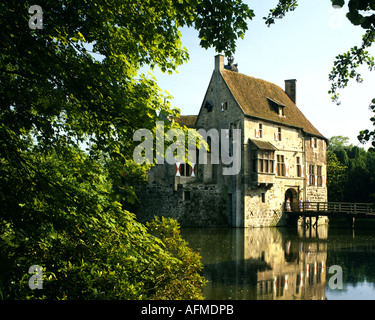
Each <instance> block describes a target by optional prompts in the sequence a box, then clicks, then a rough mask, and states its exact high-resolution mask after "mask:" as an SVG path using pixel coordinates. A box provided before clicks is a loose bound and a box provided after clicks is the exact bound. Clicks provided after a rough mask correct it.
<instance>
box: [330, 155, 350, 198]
mask: <svg viewBox="0 0 375 320" xmlns="http://www.w3.org/2000/svg"><path fill="white" fill-rule="evenodd" d="M346 170H347V167H346V166H345V165H343V164H342V163H341V162H340V161H339V160H338V159H337V156H336V154H335V153H334V152H332V151H328V152H327V188H328V199H329V201H333V202H335V201H344V190H345V184H346V181H347V177H346V175H345V173H346Z"/></svg>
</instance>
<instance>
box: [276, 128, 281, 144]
mask: <svg viewBox="0 0 375 320" xmlns="http://www.w3.org/2000/svg"><path fill="white" fill-rule="evenodd" d="M275 141H281V128H280V127H279V128H277V132H275Z"/></svg>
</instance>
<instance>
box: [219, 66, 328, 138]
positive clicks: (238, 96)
mask: <svg viewBox="0 0 375 320" xmlns="http://www.w3.org/2000/svg"><path fill="white" fill-rule="evenodd" d="M221 75H222V77H223V79H224V81H225V83H226V84H227V86H228V88H229V90H230V91H231V93H232V95H233V97H234V99H235V100H236V101H237V103H238V105H239V106H240V108H241V109H242V111H243V112H244V114H245V115H247V116H250V117H256V118H261V119H264V120H270V121H273V122H277V123H281V124H285V125H289V126H293V127H298V128H302V129H303V130H304V131H305V132H307V133H309V134H311V135H314V136H319V137H321V138H324V139H326V138H325V137H324V136H323V135H322V134H321V133H320V132H319V131H318V130H317V129H316V128H315V127H314V126H313V125H312V124H311V123H310V121H309V120H307V118H306V117H305V116H304V115H303V113H302V112H301V111H300V110H299V109H298V108H297V106H296V105H295V104H294V103H293V101H292V100H290V98H289V97H288V95H287V94H286V93H285V92H284V90H283V89H281V88H280V87H279V86H277V85H275V84H273V83H271V82H268V81H264V80H261V79H256V78H253V77H250V76H247V75H244V74H241V73H238V72H233V71H229V70H222V71H221ZM273 102H275V103H277V104H279V105H280V106H282V107H283V108H284V115H285V117H282V116H279V114H278V113H277V112H275V108H274V106H273V105H272V103H273ZM284 106H285V107H284Z"/></svg>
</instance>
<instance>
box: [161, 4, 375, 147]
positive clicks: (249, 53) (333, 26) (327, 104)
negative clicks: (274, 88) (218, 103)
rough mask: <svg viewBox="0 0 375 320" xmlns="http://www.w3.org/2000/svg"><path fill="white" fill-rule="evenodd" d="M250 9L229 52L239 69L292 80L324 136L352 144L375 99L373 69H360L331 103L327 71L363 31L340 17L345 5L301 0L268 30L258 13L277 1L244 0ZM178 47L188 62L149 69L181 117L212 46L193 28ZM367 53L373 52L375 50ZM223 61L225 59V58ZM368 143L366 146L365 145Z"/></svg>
mask: <svg viewBox="0 0 375 320" xmlns="http://www.w3.org/2000/svg"><path fill="white" fill-rule="evenodd" d="M245 2H246V3H247V4H248V5H249V7H250V8H251V9H253V10H254V12H255V15H256V16H255V18H254V19H253V20H252V21H250V22H249V25H248V27H249V29H248V31H247V33H246V35H245V38H244V39H243V40H239V41H238V42H237V50H236V53H235V54H234V58H235V63H238V67H239V72H241V73H244V74H246V75H249V76H253V77H256V78H260V79H264V80H267V81H270V82H273V83H275V84H277V85H279V86H280V87H281V88H284V80H285V79H297V106H298V108H299V109H300V110H301V111H302V112H303V113H304V114H305V116H306V117H307V118H308V119H309V120H310V122H312V124H313V125H314V126H315V127H316V128H317V129H318V130H319V131H320V132H321V133H322V134H323V135H325V136H326V137H327V138H330V137H331V136H334V135H343V136H347V137H349V138H350V142H351V143H353V144H354V145H357V144H358V140H357V139H356V137H357V135H358V133H359V131H360V130H362V129H370V128H372V127H373V126H372V124H371V121H370V120H369V119H370V117H371V116H372V115H373V114H372V113H371V111H370V110H369V109H368V106H369V104H370V101H371V100H372V99H373V98H375V72H369V71H368V70H367V69H366V68H363V72H362V76H363V78H364V82H363V83H362V84H357V83H356V82H355V80H354V79H353V80H352V83H351V84H349V86H348V87H347V88H345V89H343V90H341V91H340V97H341V102H342V103H341V105H340V106H337V105H336V104H335V103H333V102H331V100H330V95H329V94H328V90H329V89H330V82H329V81H328V74H329V72H330V71H331V69H332V67H333V61H334V58H335V56H336V55H338V54H340V53H344V52H346V51H348V50H349V49H350V48H351V47H352V46H354V45H360V44H361V36H362V34H363V33H364V30H363V29H362V28H360V27H355V26H353V25H352V24H351V23H350V22H349V21H348V20H347V19H346V17H345V14H346V12H347V8H345V7H344V8H342V9H334V8H332V6H331V1H330V0H314V1H311V0H300V1H299V6H298V8H297V9H296V10H295V11H294V12H290V13H288V14H287V16H286V17H284V19H282V20H277V21H276V24H275V25H273V26H271V27H270V28H268V27H267V26H266V25H265V24H264V20H263V17H264V16H267V15H268V11H269V9H271V8H273V7H275V5H276V3H277V1H276V0H256V1H255V0H254V1H250V0H245ZM181 31H182V42H183V45H184V46H185V47H186V48H187V49H188V50H189V54H190V60H189V62H188V63H186V64H185V65H183V66H181V67H179V68H178V73H175V74H173V75H168V74H163V73H161V72H159V71H155V72H154V76H155V77H156V79H157V80H158V84H159V87H161V88H162V89H163V90H166V91H167V92H168V93H170V94H171V95H172V96H173V97H174V99H173V100H171V101H170V102H171V104H172V106H173V107H177V108H179V109H180V110H181V113H182V114H183V115H191V114H198V112H199V109H200V106H201V103H202V100H203V98H204V95H205V92H206V89H207V86H208V83H209V81H210V78H211V75H212V71H213V69H214V56H215V55H216V54H217V52H215V50H213V49H209V50H205V49H202V48H201V47H200V46H199V39H198V34H197V32H196V31H195V30H193V29H189V28H184V29H182V30H181ZM370 52H371V53H372V54H373V55H375V48H371V49H370ZM225 61H226V62H227V59H225ZM366 147H367V146H366Z"/></svg>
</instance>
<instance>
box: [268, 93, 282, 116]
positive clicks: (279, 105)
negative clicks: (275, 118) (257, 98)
mask: <svg viewBox="0 0 375 320" xmlns="http://www.w3.org/2000/svg"><path fill="white" fill-rule="evenodd" d="M267 100H268V103H269V105H270V107H271V108H272V109H273V110H274V111H275V112H276V113H277V114H278V115H279V117H284V118H285V112H284V109H285V105H284V104H282V103H281V102H279V101H277V100H274V99H270V98H267Z"/></svg>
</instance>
